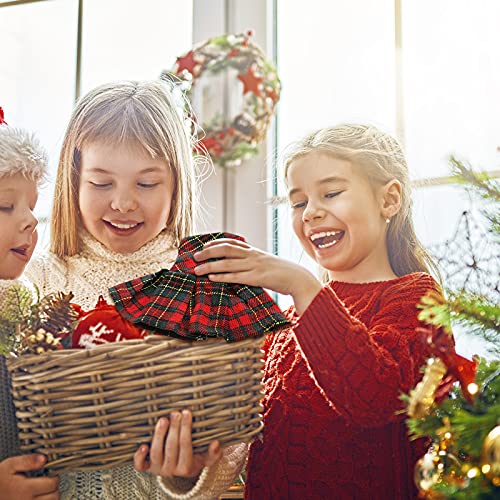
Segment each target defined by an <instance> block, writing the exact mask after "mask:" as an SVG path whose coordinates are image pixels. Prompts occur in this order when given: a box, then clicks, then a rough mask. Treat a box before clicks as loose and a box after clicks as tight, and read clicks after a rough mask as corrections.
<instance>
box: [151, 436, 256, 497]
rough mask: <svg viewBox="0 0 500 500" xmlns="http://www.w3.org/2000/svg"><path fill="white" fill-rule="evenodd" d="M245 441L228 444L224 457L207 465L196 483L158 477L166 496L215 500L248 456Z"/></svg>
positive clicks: (232, 479)
mask: <svg viewBox="0 0 500 500" xmlns="http://www.w3.org/2000/svg"><path fill="white" fill-rule="evenodd" d="M247 449H248V446H247V445H246V444H245V443H240V444H236V445H233V446H228V447H227V448H225V449H224V450H223V455H222V458H221V459H220V460H219V461H218V462H217V463H216V464H215V465H213V466H212V467H205V468H204V469H203V471H202V473H201V474H200V476H199V477H198V480H197V481H196V483H194V484H193V481H191V480H189V479H183V478H172V479H169V478H164V477H158V485H159V486H160V488H161V489H162V491H163V492H164V493H165V495H166V497H165V498H169V499H170V498H172V499H175V500H190V499H197V500H213V499H215V498H218V497H219V495H221V494H222V493H224V492H225V491H226V490H227V489H228V488H229V487H230V486H231V485H232V484H233V482H234V480H235V478H236V476H237V475H238V474H239V472H240V471H241V469H242V468H243V465H244V464H245V460H246V457H247Z"/></svg>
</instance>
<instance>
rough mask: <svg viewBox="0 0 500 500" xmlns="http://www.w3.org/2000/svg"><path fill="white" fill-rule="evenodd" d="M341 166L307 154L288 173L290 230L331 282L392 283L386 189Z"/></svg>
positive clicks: (344, 163) (338, 161)
mask: <svg viewBox="0 0 500 500" xmlns="http://www.w3.org/2000/svg"><path fill="white" fill-rule="evenodd" d="M357 170H358V169H356V168H354V167H353V165H352V164H351V163H350V162H349V161H346V160H342V159H339V158H335V157H333V156H330V155H328V154H325V153H321V152H314V151H313V152H310V153H308V154H306V155H305V156H301V157H299V158H297V159H295V160H293V161H292V162H291V164H290V166H289V169H288V173H287V183H288V187H289V198H290V205H291V207H292V223H293V229H294V232H295V234H296V235H297V237H298V238H299V240H300V242H301V244H302V246H303V247H304V250H305V251H306V252H307V253H308V254H309V255H310V256H311V257H312V258H313V259H314V260H315V261H316V262H318V264H319V265H321V266H322V267H323V268H325V269H327V270H328V271H329V273H330V276H331V278H333V279H336V280H340V281H347V282H354V283H355V282H364V281H377V280H380V279H390V278H393V277H395V275H394V272H393V271H392V269H391V267H390V264H389V257H388V254H387V246H386V231H387V227H386V226H387V224H386V222H385V220H384V217H385V216H384V214H383V211H384V209H385V208H384V207H385V205H386V200H385V198H384V197H385V195H386V194H387V189H388V185H386V186H381V187H380V188H374V187H372V185H371V184H370V183H369V181H368V179H367V178H365V177H364V176H363V175H361V174H359V173H358V171H357Z"/></svg>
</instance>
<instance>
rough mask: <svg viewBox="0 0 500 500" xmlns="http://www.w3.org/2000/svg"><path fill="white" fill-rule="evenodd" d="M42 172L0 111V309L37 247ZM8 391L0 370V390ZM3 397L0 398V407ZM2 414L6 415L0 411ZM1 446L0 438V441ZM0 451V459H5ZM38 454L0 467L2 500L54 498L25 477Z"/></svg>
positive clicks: (48, 484) (53, 486)
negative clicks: (3, 499) (38, 199)
mask: <svg viewBox="0 0 500 500" xmlns="http://www.w3.org/2000/svg"><path fill="white" fill-rule="evenodd" d="M46 169H47V157H46V154H45V151H44V150H43V149H42V147H41V146H40V144H39V142H38V141H37V140H36V139H35V137H34V136H33V135H32V134H30V133H28V132H26V131H25V130H22V129H17V128H13V127H11V126H7V124H6V122H5V120H4V115H3V110H2V108H0V309H2V307H3V304H4V303H5V302H6V301H8V296H9V293H10V291H12V290H15V289H16V287H17V288H18V287H19V286H22V285H20V284H19V282H17V281H13V280H17V279H18V278H19V277H20V276H21V274H22V272H23V271H24V268H25V267H26V264H27V263H28V261H29V259H30V258H31V255H32V254H33V250H34V248H35V245H36V242H37V232H36V226H37V224H38V220H37V219H36V217H35V216H34V215H33V210H34V208H35V204H36V201H37V198H38V185H39V183H40V182H41V180H42V179H43V178H44V176H45V173H46ZM0 321H1V319H0ZM5 390H8V384H7V380H6V379H5V372H4V371H3V370H2V380H1V381H0V391H5ZM1 401H5V398H3V397H2V398H0V402H1ZM0 410H1V412H2V415H3V416H5V412H8V411H10V409H9V408H3V407H2V408H0ZM0 441H1V443H0V444H2V446H0V448H2V447H3V445H5V443H4V442H3V441H4V440H3V438H2V439H0ZM3 452H4V450H2V449H0V458H4V456H2V455H4V454H3ZM44 463H45V457H44V456H43V455H21V456H14V457H10V458H5V459H4V460H2V461H1V462H0V492H1V496H2V498H6V499H7V498H16V499H22V498H33V497H38V496H40V497H43V498H58V493H57V492H58V480H57V478H54V477H27V476H26V475H25V473H26V472H28V471H35V470H37V469H40V468H41V467H43V464H44Z"/></svg>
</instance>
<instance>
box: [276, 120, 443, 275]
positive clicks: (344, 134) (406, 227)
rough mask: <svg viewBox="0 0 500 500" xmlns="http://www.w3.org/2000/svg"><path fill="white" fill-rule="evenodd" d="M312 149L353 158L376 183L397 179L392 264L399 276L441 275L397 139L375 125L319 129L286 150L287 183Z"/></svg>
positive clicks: (390, 237) (390, 241)
mask: <svg viewBox="0 0 500 500" xmlns="http://www.w3.org/2000/svg"><path fill="white" fill-rule="evenodd" d="M311 151H321V152H324V153H326V154H329V155H331V156H333V157H335V158H339V159H342V160H347V161H350V162H351V163H352V164H353V165H354V166H355V167H357V168H358V171H360V172H361V173H362V174H364V175H366V177H367V178H368V179H369V181H370V182H371V183H372V185H373V186H381V185H384V184H386V183H387V182H389V181H391V180H393V179H397V180H398V181H399V182H400V183H401V208H400V210H399V211H398V213H397V214H396V215H394V216H393V217H392V219H391V222H390V224H389V227H388V230H387V235H386V240H387V250H388V254H389V262H390V264H391V267H392V269H393V271H394V273H395V274H396V275H397V276H403V275H405V274H410V273H413V272H418V271H423V272H427V273H429V272H430V271H431V270H432V271H433V272H434V274H435V275H437V276H438V277H439V271H438V269H437V267H436V264H435V263H434V262H433V260H432V258H431V256H430V255H429V253H428V252H427V251H426V250H425V248H424V247H423V246H422V244H421V243H420V241H419V240H418V238H417V236H416V234H415V228H414V226H413V219H412V205H413V203H412V199H411V186H410V180H409V175H408V166H407V163H406V159H405V156H404V153H403V150H402V148H401V145H400V144H399V142H398V141H397V139H395V138H394V137H392V136H391V135H389V134H387V133H385V132H382V131H381V130H379V129H378V128H376V127H374V126H372V125H361V124H351V123H346V124H341V125H337V126H335V127H327V128H323V129H320V130H317V131H315V132H313V133H311V134H309V135H307V136H306V137H304V138H303V139H302V140H300V141H298V142H297V143H295V144H292V145H291V146H290V148H289V149H288V150H287V151H286V152H285V182H286V177H287V175H288V169H289V167H290V164H291V163H292V162H293V161H294V160H295V159H297V158H299V157H302V156H305V155H307V154H308V153H310V152H311Z"/></svg>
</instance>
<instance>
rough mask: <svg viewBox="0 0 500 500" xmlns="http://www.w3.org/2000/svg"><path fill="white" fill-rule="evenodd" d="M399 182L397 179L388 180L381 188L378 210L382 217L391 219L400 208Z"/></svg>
mask: <svg viewBox="0 0 500 500" xmlns="http://www.w3.org/2000/svg"><path fill="white" fill-rule="evenodd" d="M401 191H402V189H401V183H400V182H399V181H398V180H397V179H392V180H390V181H389V182H388V183H387V184H384V185H383V186H382V188H381V191H380V194H381V197H380V211H381V215H382V217H383V218H384V219H391V218H392V217H394V216H395V215H396V214H397V213H398V212H399V210H400V208H401Z"/></svg>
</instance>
